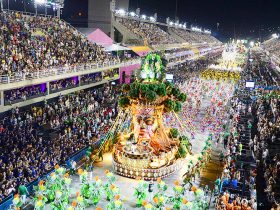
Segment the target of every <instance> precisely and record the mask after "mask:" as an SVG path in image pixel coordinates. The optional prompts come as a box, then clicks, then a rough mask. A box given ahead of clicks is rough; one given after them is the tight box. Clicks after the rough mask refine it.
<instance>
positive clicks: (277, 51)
mask: <svg viewBox="0 0 280 210" xmlns="http://www.w3.org/2000/svg"><path fill="white" fill-rule="evenodd" d="M263 46H264V49H265V50H267V51H268V52H269V53H270V54H272V55H275V56H277V57H278V58H280V38H273V39H270V40H267V41H266V42H264V43H263Z"/></svg>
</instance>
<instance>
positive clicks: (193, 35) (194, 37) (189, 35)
mask: <svg viewBox="0 0 280 210" xmlns="http://www.w3.org/2000/svg"><path fill="white" fill-rule="evenodd" d="M170 30H171V32H173V33H175V34H177V35H178V36H179V37H181V38H182V39H184V40H185V41H186V42H188V43H190V44H205V43H207V44H221V42H220V41H219V40H218V39H216V38H215V37H214V36H211V35H210V34H205V33H201V32H194V31H187V30H185V29H179V28H170Z"/></svg>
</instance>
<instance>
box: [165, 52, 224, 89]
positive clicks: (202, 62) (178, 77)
mask: <svg viewBox="0 0 280 210" xmlns="http://www.w3.org/2000/svg"><path fill="white" fill-rule="evenodd" d="M219 55H220V54H219ZM219 55H218V54H217V55H216V56H219ZM215 62H216V57H215V56H213V57H211V58H209V59H204V58H201V59H198V60H195V61H194V60H190V61H186V62H184V63H181V64H178V65H176V66H173V67H169V68H168V70H167V74H173V75H174V79H173V82H175V83H178V84H182V83H184V82H185V81H186V80H188V79H189V78H190V77H194V76H195V75H197V72H199V71H200V70H204V69H205V68H206V67H207V65H209V64H211V63H215Z"/></svg>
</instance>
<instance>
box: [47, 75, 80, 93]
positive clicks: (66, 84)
mask: <svg viewBox="0 0 280 210" xmlns="http://www.w3.org/2000/svg"><path fill="white" fill-rule="evenodd" d="M78 85H79V80H78V78H77V77H74V78H66V79H61V80H57V81H52V82H50V92H51V93H54V92H58V91H61V90H64V89H68V88H73V87H77V86H78Z"/></svg>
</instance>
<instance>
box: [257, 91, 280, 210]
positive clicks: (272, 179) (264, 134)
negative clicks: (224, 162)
mask: <svg viewBox="0 0 280 210" xmlns="http://www.w3.org/2000/svg"><path fill="white" fill-rule="evenodd" d="M279 113H280V99H279V97H277V95H275V96H269V97H262V98H260V99H259V100H258V101H257V102H256V113H255V116H256V122H257V132H256V135H255V136H254V138H253V139H252V145H253V148H254V154H255V156H256V159H257V162H258V163H259V164H260V165H261V167H262V168H263V169H264V179H265V182H266V184H265V186H266V188H265V189H264V192H265V193H266V194H267V199H268V201H269V202H270V204H271V205H272V206H273V207H275V208H276V207H278V208H279V207H280V156H279V152H280V149H279V145H280V138H279V137H280V117H279V116H280V115H279Z"/></svg>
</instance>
